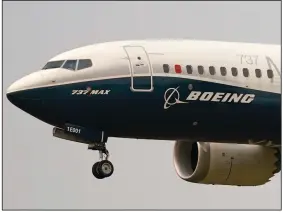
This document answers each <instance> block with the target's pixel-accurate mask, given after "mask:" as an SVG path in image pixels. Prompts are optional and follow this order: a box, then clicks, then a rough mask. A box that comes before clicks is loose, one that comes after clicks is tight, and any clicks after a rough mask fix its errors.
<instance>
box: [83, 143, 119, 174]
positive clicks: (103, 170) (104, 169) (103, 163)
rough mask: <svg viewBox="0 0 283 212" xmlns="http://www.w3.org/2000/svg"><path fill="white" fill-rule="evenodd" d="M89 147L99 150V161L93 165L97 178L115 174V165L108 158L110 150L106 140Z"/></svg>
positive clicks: (93, 172)
mask: <svg viewBox="0 0 283 212" xmlns="http://www.w3.org/2000/svg"><path fill="white" fill-rule="evenodd" d="M88 149H91V150H97V151H99V159H100V161H99V162H96V163H95V164H94V165H93V166H92V174H93V175H94V177H96V178H97V179H103V178H106V177H110V176H111V175H112V174H113V171H114V166H113V164H112V163H111V162H110V161H109V160H108V158H109V152H108V150H107V149H106V145H105V142H100V143H92V144H89V145H88Z"/></svg>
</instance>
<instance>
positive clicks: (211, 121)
mask: <svg viewBox="0 0 283 212" xmlns="http://www.w3.org/2000/svg"><path fill="white" fill-rule="evenodd" d="M135 86H136V87H138V88H148V87H149V85H148V78H147V77H136V78H135ZM130 87H131V78H130V77H121V78H112V79H111V78H110V79H103V80H95V81H87V82H78V83H70V84H64V85H57V86H51V87H43V88H36V89H30V90H24V91H18V92H17V93H16V94H14V95H13V99H10V100H11V101H12V102H13V103H14V104H15V105H16V106H18V107H20V108H21V109H22V110H24V111H26V112H27V113H29V114H31V115H33V116H35V117H36V118H38V119H40V120H42V121H44V122H46V123H48V124H51V125H53V126H57V127H63V126H64V125H65V124H66V123H71V124H74V125H78V126H82V127H85V128H87V129H90V130H102V131H105V132H107V133H108V135H109V136H110V137H126V138H140V139H143V138H146V139H162V140H163V139H164V140H181V139H185V140H199V141H208V142H209V141H210V142H213V141H217V142H235V143H246V142H247V140H249V139H251V140H262V139H263V140H264V139H266V140H272V141H273V142H274V143H277V144H279V143H281V116H280V114H281V94H276V93H271V92H265V91H260V90H253V89H250V88H242V87H234V86H231V85H224V84H219V83H213V82H206V81H200V80H193V79H188V78H178V77H161V76H154V77H153V87H154V89H153V91H152V92H134V91H132V90H131V89H130ZM169 88H172V89H173V88H175V91H176V92H175V93H171V94H172V95H171V96H170V98H169V97H168V95H170V94H168V93H167V94H166V91H167V90H168V89H169ZM87 89H89V90H88V91H86V92H85V94H80V95H78V94H76V93H75V94H73V95H72V93H73V90H87ZM93 90H96V91H95V95H91V92H92V91H93ZM101 90H103V91H104V94H103V91H102V93H100V94H99V92H100V91H101ZM106 91H107V92H106ZM192 91H199V92H214V93H217V92H220V93H237V94H243V95H244V94H253V95H254V100H253V101H252V102H250V103H249V104H244V103H239V102H233V101H231V102H229V101H224V102H221V101H218V102H213V101H200V100H196V101H190V100H187V97H188V95H189V93H190V92H192ZM105 92H106V93H105ZM166 95H167V96H166ZM31 100H32V101H31ZM181 102H182V103H181Z"/></svg>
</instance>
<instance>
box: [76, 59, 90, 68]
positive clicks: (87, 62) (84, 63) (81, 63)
mask: <svg viewBox="0 0 283 212" xmlns="http://www.w3.org/2000/svg"><path fill="white" fill-rule="evenodd" d="M91 66H92V62H91V60H89V59H84V60H79V64H78V70H81V69H84V68H89V67H91Z"/></svg>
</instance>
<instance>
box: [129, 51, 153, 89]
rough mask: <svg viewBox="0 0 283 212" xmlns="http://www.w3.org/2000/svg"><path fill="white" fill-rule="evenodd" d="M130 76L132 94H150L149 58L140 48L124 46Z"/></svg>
mask: <svg viewBox="0 0 283 212" xmlns="http://www.w3.org/2000/svg"><path fill="white" fill-rule="evenodd" d="M124 49H125V51H126V54H127V57H128V60H129V64H130V74H131V90H132V91H133V92H152V91H153V78H152V67H151V63H150V59H149V56H148V54H147V52H146V50H145V48H144V47H142V46H124Z"/></svg>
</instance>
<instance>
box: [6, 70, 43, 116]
mask: <svg viewBox="0 0 283 212" xmlns="http://www.w3.org/2000/svg"><path fill="white" fill-rule="evenodd" d="M40 79H41V75H40V73H37V72H35V73H33V74H30V75H27V76H25V77H23V78H21V79H19V80H17V81H16V82H14V83H13V84H11V85H10V86H9V87H8V89H7V92H6V96H7V99H8V100H9V101H10V102H11V103H12V104H14V105H15V106H17V107H19V108H20V109H22V110H24V111H26V112H28V113H30V112H31V110H34V109H35V108H39V106H41V104H42V102H41V100H40V98H38V96H37V93H36V90H35V89H33V88H35V87H36V86H37V84H38V83H39V82H40Z"/></svg>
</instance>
